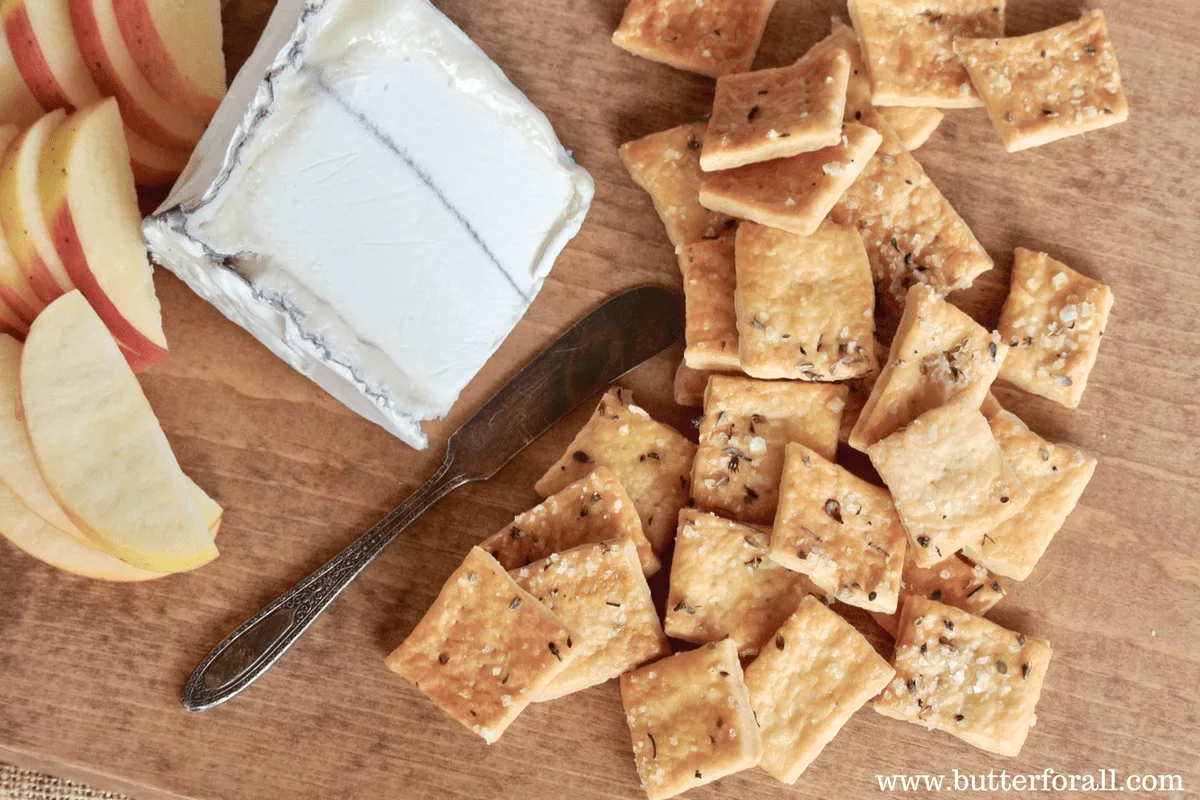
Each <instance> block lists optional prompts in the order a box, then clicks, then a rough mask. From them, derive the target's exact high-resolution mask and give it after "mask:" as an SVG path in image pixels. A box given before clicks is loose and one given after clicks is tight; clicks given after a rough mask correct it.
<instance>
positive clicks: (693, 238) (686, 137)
mask: <svg viewBox="0 0 1200 800" xmlns="http://www.w3.org/2000/svg"><path fill="white" fill-rule="evenodd" d="M707 128H708V123H706V122H693V123H690V124H688V125H680V126H679V127H676V128H671V129H670V130H665V131H660V132H659V133H652V134H650V135H649V136H644V137H642V138H641V139H637V140H635V141H632V142H626V143H625V144H623V145H621V149H620V150H619V151H618V152H619V155H620V157H621V163H622V164H624V165H625V169H626V170H628V171H629V177H631V178H633V182H634V183H636V184H637V185H638V186H640V187H642V188H643V189H645V190H646V193H647V194H649V195H650V199H651V200H652V201H653V202H654V210H655V211H656V212H658V216H659V219H661V220H662V223H663V226H664V227H665V228H666V229H667V238H668V239H670V240H671V244H672V245H674V246H675V247H682V246H684V245H689V244H692V243H693V242H699V241H702V240H704V239H716V238H717V237H719V236H723V235H725V234H727V233H730V232H731V231H732V230H733V227H734V226H735V225H736V224H737V221H736V220H734V219H731V218H730V217H728V216H726V215H724V214H719V213H717V212H715V211H709V210H708V209H707V208H704V207H703V206H701V205H700V185H701V184H702V183H703V182H704V173H703V172H701V171H700V142H701V140H703V138H704V131H705V130H706V129H707Z"/></svg>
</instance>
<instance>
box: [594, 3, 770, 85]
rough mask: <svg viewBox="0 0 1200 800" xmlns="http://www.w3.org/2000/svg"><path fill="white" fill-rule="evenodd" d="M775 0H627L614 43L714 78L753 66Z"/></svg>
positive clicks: (664, 62)
mask: <svg viewBox="0 0 1200 800" xmlns="http://www.w3.org/2000/svg"><path fill="white" fill-rule="evenodd" d="M774 6H775V0H701V2H697V0H630V3H629V5H628V6H627V7H626V8H625V15H624V16H623V17H622V19H621V24H620V25H619V26H618V27H617V30H616V31H615V32H614V33H613V37H612V40H613V44H615V45H616V46H617V47H620V48H621V49H622V50H625V51H627V52H629V53H632V54H633V55H635V56H641V57H642V58H645V59H649V60H650V61H657V62H659V63H660V64H667V65H669V66H672V67H675V68H676V69H681V70H685V71H687V72H696V73H699V74H701V75H707V76H708V77H710V78H716V77H719V76H721V75H730V74H732V73H735V72H745V71H746V70H748V69H750V65H751V64H752V63H754V56H755V54H756V53H757V52H758V45H759V42H760V41H762V35H763V31H764V30H765V29H766V27H767V17H769V16H770V14H771V9H772V8H774Z"/></svg>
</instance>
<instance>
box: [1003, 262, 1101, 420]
mask: <svg viewBox="0 0 1200 800" xmlns="http://www.w3.org/2000/svg"><path fill="white" fill-rule="evenodd" d="M1112 304H1113V293H1112V290H1111V289H1109V288H1108V286H1107V285H1105V284H1103V283H1100V282H1099V281H1095V280H1092V279H1091V278H1089V277H1087V276H1086V275H1080V274H1079V273H1078V272H1076V271H1075V270H1073V269H1071V268H1070V267H1068V266H1067V265H1066V264H1063V263H1062V262H1060V261H1055V260H1054V259H1053V258H1051V257H1050V256H1048V255H1046V254H1045V253H1035V252H1033V251H1032V250H1026V249H1025V248H1024V247H1018V248H1017V249H1016V252H1015V254H1014V256H1013V269H1012V282H1011V284H1010V285H1009V290H1008V299H1007V300H1005V301H1004V310H1003V311H1002V312H1001V313H1000V324H999V326H998V328H999V330H1000V336H1002V337H1003V338H1004V341H1006V342H1008V344H1009V346H1010V347H1011V348H1012V349H1011V350H1009V353H1008V358H1007V359H1005V362H1004V365H1003V366H1002V367H1001V368H1000V377H1001V379H1003V380H1005V381H1008V382H1009V383H1011V384H1013V385H1014V386H1017V387H1020V388H1021V389H1024V390H1025V391H1027V392H1032V393H1033V394H1038V395H1041V396H1042V397H1046V398H1049V399H1050V400H1053V401H1055V402H1056V403H1061V404H1063V405H1064V406H1066V407H1067V408H1075V407H1076V406H1078V405H1079V401H1080V399H1081V398H1082V397H1083V390H1084V388H1086V386H1087V379H1088V375H1089V374H1090V373H1091V371H1092V367H1093V366H1094V365H1095V364H1096V354H1097V353H1098V352H1099V350H1100V337H1102V336H1103V335H1104V328H1105V326H1106V325H1107V324H1108V312H1109V311H1110V310H1111V309H1112Z"/></svg>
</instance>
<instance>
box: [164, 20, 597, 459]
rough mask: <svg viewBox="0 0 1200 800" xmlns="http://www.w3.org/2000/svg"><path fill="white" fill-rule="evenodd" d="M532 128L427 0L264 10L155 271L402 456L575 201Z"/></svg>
mask: <svg viewBox="0 0 1200 800" xmlns="http://www.w3.org/2000/svg"><path fill="white" fill-rule="evenodd" d="M592 193H593V184H592V180H591V178H590V177H589V176H588V174H587V173H586V172H585V171H584V170H583V169H582V168H581V167H579V166H578V165H576V164H575V162H574V161H573V160H572V159H571V156H570V154H569V153H568V152H567V151H565V150H564V149H563V147H562V145H560V144H559V142H558V139H557V138H556V137H555V134H554V131H553V129H552V128H551V127H550V123H549V121H548V120H547V119H546V117H545V115H543V114H542V112H540V111H539V110H538V109H537V108H535V107H534V106H533V104H532V103H530V102H529V100H528V99H527V98H526V97H525V96H524V95H523V94H522V93H521V92H520V91H519V90H518V89H517V88H516V87H514V86H513V85H512V84H511V83H510V82H509V81H508V79H507V78H505V76H504V74H503V73H502V72H501V71H500V69H499V68H498V67H497V66H496V65H495V64H493V63H492V62H491V61H490V60H489V59H488V57H487V56H486V55H485V54H484V53H483V52H482V51H481V50H480V49H479V48H478V47H477V46H476V45H475V44H474V43H473V42H471V40H470V39H468V38H467V36H466V35H465V34H464V33H463V32H462V31H460V30H459V29H458V28H457V27H455V26H454V24H453V23H452V22H450V20H449V19H447V18H446V17H445V16H443V15H442V14H441V13H440V12H439V11H438V10H437V9H435V8H434V7H433V6H432V5H430V4H429V3H428V2H426V0H280V3H279V4H278V6H277V7H276V9H275V11H274V13H273V14H272V16H271V20H270V23H269V24H268V26H267V29H266V31H265V33H264V34H263V38H262V40H261V41H260V42H259V44H258V47H257V48H256V49H255V51H254V53H253V55H252V56H251V57H250V59H249V60H248V61H247V63H246V65H245V66H244V67H243V68H242V70H241V72H239V73H238V76H237V78H236V79H235V81H234V83H233V86H232V87H231V89H230V91H229V94H228V96H227V97H226V99H225V101H224V103H223V104H222V106H221V108H220V111H219V112H218V113H217V116H216V118H215V119H214V120H213V123H212V127H211V128H210V129H209V130H208V132H207V133H206V134H205V136H204V139H203V140H202V141H201V142H200V144H199V146H198V147H197V149H196V151H195V153H194V155H193V156H192V160H191V162H190V163H189V164H188V167H187V169H186V170H185V172H184V174H183V175H182V176H181V177H180V179H179V182H178V183H177V184H176V186H175V188H174V189H173V190H172V192H171V195H170V196H169V197H168V198H167V200H166V202H165V203H164V204H163V206H162V207H161V208H160V209H159V210H158V211H157V212H156V213H155V214H154V215H152V216H151V217H149V218H148V219H147V220H146V221H145V223H144V232H145V236H146V241H147V243H148V246H149V248H150V252H151V254H152V255H153V257H154V259H155V260H156V261H158V262H159V263H161V264H162V265H164V266H166V267H167V268H168V269H170V270H171V271H172V272H174V273H175V274H176V275H178V276H179V277H180V278H182V279H183V280H184V281H186V282H187V283H188V285H189V286H191V287H192V289H194V290H195V291H196V292H197V293H198V294H200V295H201V296H202V297H204V298H206V299H207V300H208V301H210V302H211V303H213V305H215V306H216V307H217V308H219V309H220V310H221V311H222V312H223V313H224V314H225V316H227V317H229V319H231V320H233V321H234V322H236V323H238V324H239V325H241V326H242V327H244V328H245V329H246V330H248V331H250V333H252V334H253V335H254V336H255V337H257V338H258V340H259V341H261V342H262V343H263V344H265V345H266V346H267V347H269V348H270V349H271V350H272V351H274V352H275V353H276V354H277V355H278V356H279V357H280V358H283V359H284V360H286V361H287V362H288V363H289V364H291V365H292V366H293V367H295V368H296V369H297V370H299V371H300V372H302V373H304V374H305V375H307V376H308V377H310V378H311V379H312V380H314V381H316V382H317V383H318V384H319V385H320V386H321V387H323V388H324V389H325V390H326V391H328V392H329V393H330V394H332V395H333V396H334V397H336V398H338V399H339V400H341V401H342V402H343V403H345V404H346V405H347V406H349V407H350V408H351V409H353V410H354V411H356V412H358V413H359V414H361V415H362V416H364V417H366V418H368V419H370V420H373V421H374V422H377V423H378V424H380V425H382V426H383V427H384V428H386V429H387V430H389V431H391V432H392V433H394V434H395V435H396V436H398V437H400V438H401V439H403V440H404V441H405V442H408V443H409V444H411V445H412V446H414V447H418V448H423V447H425V446H426V445H427V440H426V437H425V434H424V433H423V432H422V430H421V427H420V422H421V421H422V420H428V419H434V418H437V417H440V416H443V415H445V413H446V412H447V411H449V409H450V407H451V405H453V403H454V401H455V399H456V398H457V397H458V394H459V392H460V391H461V390H462V388H463V387H464V386H465V385H466V384H467V382H468V381H470V380H471V378H472V377H473V376H474V375H475V374H476V373H477V372H478V371H479V369H480V367H482V366H483V364H484V362H485V361H487V359H488V358H489V357H490V356H491V355H492V353H493V352H495V350H496V348H497V347H499V345H500V343H501V342H502V341H503V340H504V338H505V336H507V335H508V333H509V331H510V330H512V328H513V326H514V325H515V324H516V323H517V321H518V320H519V319H520V318H521V316H522V314H524V313H525V310H526V309H527V308H528V307H529V304H530V302H531V301H532V299H533V298H534V296H535V295H536V294H537V293H538V290H539V289H540V288H541V285H542V280H543V279H544V278H545V276H546V274H547V272H549V270H550V267H551V265H552V264H553V263H554V260H555V258H556V257H557V256H558V254H559V252H560V251H561V250H562V248H563V246H564V245H565V244H566V243H567V241H568V240H570V239H571V237H572V236H574V235H575V233H576V232H577V231H578V230H579V226H580V225H581V224H582V222H583V218H584V215H585V214H586V213H587V210H588V206H589V204H590V202H591V199H592Z"/></svg>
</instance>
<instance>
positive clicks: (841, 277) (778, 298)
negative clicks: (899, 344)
mask: <svg viewBox="0 0 1200 800" xmlns="http://www.w3.org/2000/svg"><path fill="white" fill-rule="evenodd" d="M736 254H737V255H736V263H737V296H736V299H737V303H736V305H737V325H738V332H739V351H738V355H739V360H740V362H741V365H742V370H743V371H744V372H745V373H746V374H747V375H752V376H754V377H756V378H796V379H801V380H810V381H812V380H817V381H841V380H847V379H849V378H856V377H858V376H860V375H864V374H867V373H871V372H875V371H876V370H878V368H879V363H878V361H877V360H876V355H875V336H874V334H875V287H874V285H873V284H872V283H871V266H870V264H868V263H867V253H866V251H865V250H864V249H863V243H862V237H860V236H859V235H858V231H856V230H855V229H854V228H853V227H851V226H849V225H838V224H836V223H833V222H829V221H828V220H826V221H825V222H823V223H821V227H819V228H817V230H816V232H814V233H813V234H812V235H811V236H800V235H798V234H795V233H788V232H787V231H782V230H779V229H777V228H768V227H766V226H765V225H757V224H755V223H753V222H747V223H743V224H742V225H740V226H739V227H738V232H737V236H736Z"/></svg>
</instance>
